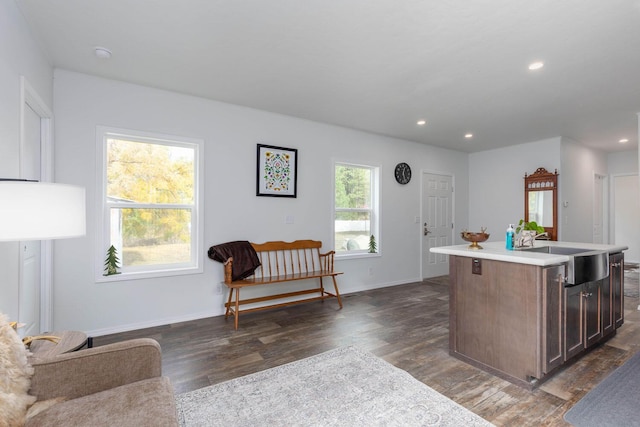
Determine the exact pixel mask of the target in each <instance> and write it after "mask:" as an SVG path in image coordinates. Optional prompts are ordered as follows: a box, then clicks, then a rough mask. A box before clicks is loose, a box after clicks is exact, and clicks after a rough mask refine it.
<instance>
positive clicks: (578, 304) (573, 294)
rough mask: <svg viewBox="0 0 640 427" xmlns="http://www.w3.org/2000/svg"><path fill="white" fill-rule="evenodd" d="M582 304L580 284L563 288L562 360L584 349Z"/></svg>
mask: <svg viewBox="0 0 640 427" xmlns="http://www.w3.org/2000/svg"><path fill="white" fill-rule="evenodd" d="M583 306H584V298H583V297H582V285H577V286H571V287H568V288H564V313H563V314H564V321H563V334H564V360H569V359H571V358H572V357H573V356H575V355H576V354H578V353H580V352H581V351H582V350H584V347H585V345H584V314H583V311H584V308H583Z"/></svg>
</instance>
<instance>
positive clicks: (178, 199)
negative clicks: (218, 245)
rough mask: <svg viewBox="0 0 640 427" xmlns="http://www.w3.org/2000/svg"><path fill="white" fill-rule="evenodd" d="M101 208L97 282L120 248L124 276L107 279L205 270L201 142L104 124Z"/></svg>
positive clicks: (100, 133)
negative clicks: (110, 253) (112, 250)
mask: <svg viewBox="0 0 640 427" xmlns="http://www.w3.org/2000/svg"><path fill="white" fill-rule="evenodd" d="M97 134H98V135H97V139H98V144H99V148H100V149H99V150H98V152H99V153H101V163H102V168H101V169H102V170H101V172H102V175H101V179H100V181H101V182H102V192H101V194H100V205H101V206H102V211H101V212H102V215H101V219H100V221H101V227H102V230H103V233H102V236H101V239H100V240H101V243H100V245H99V256H98V258H97V262H99V263H100V265H99V268H98V269H97V274H96V275H97V276H98V280H107V279H105V276H103V273H104V261H105V257H106V253H107V250H108V249H109V247H110V246H111V245H113V246H114V247H115V248H116V250H117V254H118V258H119V260H120V270H119V273H120V274H119V275H113V276H107V277H108V280H118V279H131V278H138V277H139V278H142V277H154V276H165V275H173V274H184V273H194V272H199V271H202V250H201V238H200V234H201V232H200V230H201V229H202V226H201V221H200V219H199V218H200V217H201V215H200V209H199V207H200V199H201V197H200V194H199V189H200V187H201V185H200V181H201V180H200V173H201V170H202V168H201V167H200V156H201V153H200V151H201V146H202V141H201V140H193V139H190V138H178V137H167V136H164V135H155V134H149V133H142V132H136V131H129V130H119V129H111V128H103V127H99V128H98V132H97Z"/></svg>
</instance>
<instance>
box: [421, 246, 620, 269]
mask: <svg viewBox="0 0 640 427" xmlns="http://www.w3.org/2000/svg"><path fill="white" fill-rule="evenodd" d="M480 245H481V246H482V247H483V249H469V245H468V244H464V245H453V246H440V247H436V248H431V249H430V252H432V253H436V254H445V255H455V256H463V257H471V258H479V259H489V260H494V261H504V262H515V263H519V264H530V265H538V266H542V267H546V266H549V265H556V264H562V263H565V262H569V260H570V257H569V256H567V255H557V254H545V253H540V252H526V250H518V249H516V250H507V249H505V248H504V247H503V245H504V242H484V243H480ZM536 246H539V247H543V246H564V247H573V248H584V249H589V250H594V251H595V250H598V251H606V252H608V253H609V254H612V253H617V252H622V251H624V250H627V249H629V247H628V246H624V245H603V244H598V243H577V242H576V243H574V242H556V241H540V242H539V243H538V244H537V245H536Z"/></svg>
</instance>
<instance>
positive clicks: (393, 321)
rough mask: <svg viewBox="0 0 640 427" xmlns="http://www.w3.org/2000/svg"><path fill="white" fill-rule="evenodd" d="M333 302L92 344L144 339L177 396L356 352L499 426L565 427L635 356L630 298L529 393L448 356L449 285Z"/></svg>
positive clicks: (434, 283) (637, 329) (438, 282)
mask: <svg viewBox="0 0 640 427" xmlns="http://www.w3.org/2000/svg"><path fill="white" fill-rule="evenodd" d="M343 302H344V308H343V309H342V310H339V309H338V305H337V303H336V301H335V300H329V301H326V302H324V303H319V302H316V303H308V304H304V305H298V306H293V307H287V308H284V309H276V310H270V311H263V312H256V313H249V314H245V315H243V316H241V318H240V329H239V330H237V331H236V330H234V329H233V321H232V320H231V319H230V320H229V321H225V319H224V317H223V316H219V317H212V318H207V319H202V320H196V321H192V322H184V323H178V324H173V325H167V326H160V327H155V328H149V329H144V330H138V331H132V332H126V333H121V334H114V335H109V336H103V337H96V338H94V345H96V346H97V345H103V344H107V343H110V342H115V341H121V340H125V339H129V338H137V337H151V338H155V339H156V340H158V342H159V343H160V345H161V346H162V349H163V371H164V374H165V375H166V376H168V377H169V378H171V381H172V382H173V385H174V387H175V390H176V392H177V393H181V392H185V391H189V390H194V389H197V388H201V387H205V386H208V385H211V384H216V383H218V382H221V381H225V380H229V379H232V378H235V377H239V376H242V375H246V374H249V373H252V372H257V371H261V370H264V369H268V368H271V367H274V366H278V365H281V364H283V363H288V362H292V361H295V360H298V359H301V358H305V357H309V356H313V355H315V354H318V353H322V352H324V351H327V350H330V349H333V348H336V347H340V346H348V345H356V346H358V347H361V348H363V349H366V350H368V351H370V352H372V353H373V354H375V355H377V356H379V357H381V358H383V359H384V360H386V361H387V362H390V363H392V364H393V365H395V366H397V367H399V368H401V369H404V370H405V371H407V372H409V373H410V374H411V375H413V376H414V377H415V378H417V379H418V380H420V381H422V382H423V383H425V384H427V385H429V386H430V387H431V388H433V389H435V390H437V391H438V392H440V393H442V394H444V395H445V396H447V397H449V398H450V399H452V400H454V401H456V402H458V403H459V404H461V405H463V406H464V407H466V408H468V409H469V410H471V411H473V412H475V413H476V414H478V415H480V416H481V417H483V418H485V419H486V420H488V421H490V422H492V423H494V424H495V425H498V426H562V425H568V424H566V423H565V422H564V421H563V419H562V415H563V414H564V413H565V412H566V411H567V410H568V409H569V408H570V407H571V406H572V405H573V404H575V402H577V401H578V400H579V399H580V398H581V397H582V396H583V395H584V394H585V393H587V392H588V391H589V390H590V389H591V388H593V387H594V386H595V385H596V384H598V383H599V382H600V381H601V380H602V379H604V378H605V377H606V376H607V375H608V374H609V373H610V372H611V371H613V370H614V369H615V368H616V367H618V366H620V365H621V364H622V363H624V362H625V361H626V360H627V359H628V358H629V357H631V356H632V355H633V354H634V353H635V352H636V351H638V350H639V349H640V339H639V338H640V326H639V325H640V322H639V321H640V312H638V311H637V306H638V298H626V300H625V304H626V310H625V315H626V317H625V324H624V325H623V326H622V328H621V329H619V331H618V334H617V335H616V336H615V337H614V338H613V339H611V340H609V341H608V342H607V343H605V344H604V345H600V346H599V347H597V348H595V349H594V350H593V351H592V352H590V353H589V354H587V355H586V356H584V357H583V358H581V359H580V360H579V361H577V362H576V363H574V364H572V365H570V366H569V367H567V368H566V369H564V370H562V371H560V372H558V373H557V374H556V375H555V376H554V377H553V378H552V379H550V380H549V381H547V382H545V383H544V384H542V385H541V386H540V387H539V388H538V389H536V390H534V391H527V390H524V389H522V388H520V387H518V386H515V385H513V384H511V383H509V382H507V381H504V380H501V379H499V378H496V377H494V376H492V375H490V374H488V373H485V372H483V371H481V370H479V369H476V368H474V367H472V366H469V365H467V364H465V363H463V362H461V361H459V360H457V359H455V358H453V357H451V356H449V353H448V278H447V277H440V278H435V279H431V280H428V281H424V282H422V283H413V284H407V285H402V286H395V287H390V288H384V289H376V290H372V291H366V292H359V293H355V294H350V295H346V296H344V297H343Z"/></svg>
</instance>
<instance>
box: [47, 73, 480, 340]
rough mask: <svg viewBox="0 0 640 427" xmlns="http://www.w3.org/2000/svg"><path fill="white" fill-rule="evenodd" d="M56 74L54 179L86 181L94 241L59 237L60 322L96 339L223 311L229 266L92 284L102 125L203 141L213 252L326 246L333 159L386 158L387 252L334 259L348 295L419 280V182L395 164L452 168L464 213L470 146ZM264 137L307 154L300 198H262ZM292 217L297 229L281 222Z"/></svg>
mask: <svg viewBox="0 0 640 427" xmlns="http://www.w3.org/2000/svg"><path fill="white" fill-rule="evenodd" d="M54 81H55V88H54V89H55V90H54V93H55V100H54V107H55V114H56V141H57V147H56V164H55V166H56V171H57V179H58V180H59V181H62V182H67V183H72V184H79V185H84V186H86V188H87V200H88V218H87V221H88V233H87V236H86V237H85V238H81V239H70V240H61V241H58V242H56V247H55V253H54V255H55V265H54V267H55V271H54V285H55V288H54V310H53V311H54V326H55V328H56V329H67V328H74V329H81V330H86V331H89V332H91V333H94V334H100V333H106V332H113V331H118V330H126V329H132V328H137V327H142V326H149V325H156V324H164V323H168V322H172V321H176V320H186V319H191V318H198V317H206V316H215V315H219V314H221V313H222V308H223V296H222V295H217V294H216V292H215V291H216V289H217V287H218V286H217V284H218V283H219V282H220V281H221V280H222V277H223V272H222V266H221V264H219V263H216V262H214V261H211V260H209V259H205V264H204V274H194V275H189V276H179V277H168V278H160V279H154V280H133V281H123V282H115V283H113V282H112V283H96V282H95V280H94V271H93V268H94V267H93V266H94V261H93V259H94V258H93V257H94V255H95V251H94V249H95V248H94V241H95V232H94V229H95V226H96V223H95V221H96V211H95V203H94V201H95V198H96V184H97V183H96V164H95V158H96V142H95V133H96V132H95V129H96V126H97V125H105V126H113V127H119V128H128V129H135V130H143V131H151V132H159V133H163V134H170V135H183V136H188V137H195V138H201V139H204V140H205V150H204V155H205V169H206V170H205V176H206V177H205V230H204V243H205V247H206V248H208V247H209V246H211V245H213V244H217V243H222V242H226V241H230V240H239V239H246V240H250V241H255V242H262V241H267V240H295V239H301V238H312V239H317V240H322V241H323V243H324V245H325V247H328V249H330V246H331V241H332V236H331V222H332V220H333V215H332V211H331V203H332V197H333V192H332V184H331V182H332V179H331V178H332V161H333V159H338V160H352V161H361V162H370V163H372V164H377V165H381V167H382V170H381V176H382V182H381V188H382V190H381V191H382V213H381V215H382V230H381V233H380V236H379V238H378V240H379V243H380V249H381V256H379V257H376V258H367V259H359V260H343V261H338V262H337V263H336V267H337V269H339V270H341V271H344V272H345V274H344V275H342V276H340V277H339V283H340V287H341V289H340V290H341V291H342V293H349V292H354V291H358V290H363V289H370V288H375V287H381V286H387V285H395V284H401V283H407V282H411V281H415V280H419V277H420V239H421V234H420V231H421V230H420V225H419V224H416V223H415V221H414V217H416V216H419V215H420V182H419V181H420V180H419V179H413V180H412V181H411V182H410V183H409V184H408V185H405V186H401V185H399V184H397V183H396V182H395V180H394V178H393V169H394V166H395V165H396V163H398V162H401V161H406V162H408V163H409V164H410V165H411V167H412V169H413V170H414V171H415V172H414V176H419V173H418V172H419V171H420V170H423V169H426V170H432V171H443V172H449V173H452V174H454V175H455V182H456V200H455V206H456V219H455V220H456V223H465V222H466V220H467V218H468V206H469V205H468V186H467V183H468V181H469V178H468V172H467V168H468V156H467V154H465V153H460V152H454V151H450V150H443V149H439V148H435V147H431V146H426V145H422V144H416V143H412V142H407V141H402V140H397V139H392V138H387V137H383V136H379V135H372V134H368V133H364V132H359V131H354V130H350V129H345V128H340V127H335V126H329V125H324V124H320V123H315V122H311V121H307V120H301V119H296V118H292V117H287V116H282V115H277V114H271V113H267V112H263V111H258V110H253V109H249V108H243V107H239V106H234V105H229V104H224V103H220V102H214V101H210V100H205V99H201V98H197V97H190V96H185V95H180V94H176V93H172V92H167V91H162V90H156V89H152V88H147V87H142V86H136V85H131V84H125V83H121V82H116V81H111V80H105V79H100V78H96V77H91V76H87V75H84V74H78V73H72V72H68V71H63V70H56V72H55V79H54ZM258 143H265V144H270V145H276V146H282V147H289V148H297V149H298V150H299V152H298V153H299V176H298V197H297V198H296V199H282V198H271V197H256V196H255V167H256V166H255V165H256V144H258ZM287 215H291V216H293V217H294V224H291V225H285V224H284V218H285V216H287ZM369 267H371V268H372V269H373V276H369V274H368V270H369Z"/></svg>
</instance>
